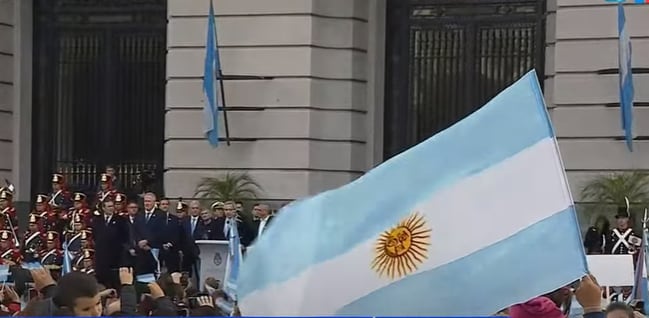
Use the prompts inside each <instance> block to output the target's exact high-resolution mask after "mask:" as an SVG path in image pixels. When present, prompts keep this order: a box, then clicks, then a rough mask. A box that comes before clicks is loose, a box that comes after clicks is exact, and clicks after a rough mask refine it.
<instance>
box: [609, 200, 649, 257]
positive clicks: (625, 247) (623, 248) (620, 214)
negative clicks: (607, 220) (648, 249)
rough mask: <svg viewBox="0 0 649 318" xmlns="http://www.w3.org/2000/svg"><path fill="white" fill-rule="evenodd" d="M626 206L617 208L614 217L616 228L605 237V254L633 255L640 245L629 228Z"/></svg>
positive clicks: (637, 238) (638, 239)
mask: <svg viewBox="0 0 649 318" xmlns="http://www.w3.org/2000/svg"><path fill="white" fill-rule="evenodd" d="M629 216H630V214H629V208H628V206H627V207H626V208H625V207H619V208H618V210H617V214H616V215H615V221H616V227H615V228H614V229H613V230H612V231H611V232H610V233H609V235H608V236H607V237H606V242H605V245H604V248H605V252H606V253H605V254H635V252H636V251H638V248H639V247H640V245H641V244H642V239H640V238H639V237H638V236H637V235H635V233H634V232H633V229H631V228H630V227H629Z"/></svg>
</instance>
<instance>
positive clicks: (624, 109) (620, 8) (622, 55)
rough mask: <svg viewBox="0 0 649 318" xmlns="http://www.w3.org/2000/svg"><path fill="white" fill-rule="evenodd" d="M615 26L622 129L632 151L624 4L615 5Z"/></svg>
mask: <svg viewBox="0 0 649 318" xmlns="http://www.w3.org/2000/svg"><path fill="white" fill-rule="evenodd" d="M617 27H618V32H619V34H620V41H619V48H618V53H619V54H618V57H619V64H620V110H621V114H622V129H623V130H624V138H625V140H626V145H627V147H628V148H629V151H633V96H634V89H633V69H632V65H631V51H632V50H631V39H630V38H629V33H628V31H627V29H626V17H625V15H624V5H623V4H622V3H618V5H617Z"/></svg>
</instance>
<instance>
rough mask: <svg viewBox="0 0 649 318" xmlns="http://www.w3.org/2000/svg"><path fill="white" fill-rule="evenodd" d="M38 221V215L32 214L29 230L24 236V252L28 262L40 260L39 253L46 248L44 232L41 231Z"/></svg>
mask: <svg viewBox="0 0 649 318" xmlns="http://www.w3.org/2000/svg"><path fill="white" fill-rule="evenodd" d="M38 223H39V222H38V216H36V214H30V215H29V225H28V228H27V232H25V235H24V236H23V244H22V254H23V257H24V260H25V262H27V263H31V262H38V261H40V255H39V253H40V252H41V251H42V250H43V248H44V246H43V233H42V232H41V229H40V225H39V224H38Z"/></svg>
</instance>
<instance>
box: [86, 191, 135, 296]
mask: <svg viewBox="0 0 649 318" xmlns="http://www.w3.org/2000/svg"><path fill="white" fill-rule="evenodd" d="M102 204H103V207H102V208H103V209H102V211H103V212H104V213H103V215H96V216H95V217H94V218H93V220H92V227H93V234H94V235H93V237H94V241H95V269H96V275H97V281H98V282H99V283H100V284H103V285H104V286H106V288H114V289H118V288H120V282H119V275H118V271H119V268H120V267H122V266H123V262H122V261H121V260H122V258H121V256H122V255H123V252H124V249H125V247H126V244H127V243H128V228H127V224H126V220H124V218H123V217H120V216H119V215H117V214H115V203H114V201H113V199H112V198H107V199H105V200H104V202H103V203H102Z"/></svg>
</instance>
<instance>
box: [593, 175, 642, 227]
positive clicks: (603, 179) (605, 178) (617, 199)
mask: <svg viewBox="0 0 649 318" xmlns="http://www.w3.org/2000/svg"><path fill="white" fill-rule="evenodd" d="M625 198H628V199H629V202H630V203H631V206H636V207H641V208H642V210H643V211H644V208H645V207H646V205H647V203H649V174H647V173H645V172H640V171H631V172H617V173H609V174H602V175H599V176H597V177H595V178H593V179H591V180H590V181H588V182H587V183H586V184H585V185H584V186H583V188H582V189H581V200H582V201H584V202H588V203H590V204H588V207H587V209H586V210H587V211H586V212H588V214H590V216H591V218H590V219H591V220H589V223H591V224H592V221H593V220H594V219H596V218H598V217H599V216H600V215H602V214H607V215H611V216H612V215H613V214H614V213H615V211H616V208H617V207H619V206H625V205H626V201H625ZM593 212H595V213H593ZM636 217H637V216H636ZM631 219H632V220H635V221H640V220H639V219H636V218H635V217H634V213H631ZM591 224H589V225H591ZM636 224H639V223H636Z"/></svg>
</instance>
